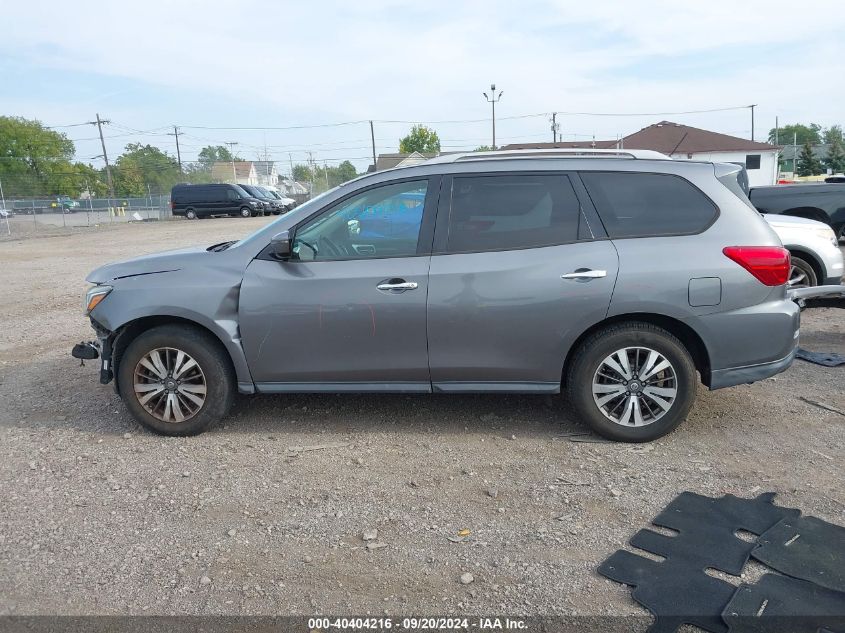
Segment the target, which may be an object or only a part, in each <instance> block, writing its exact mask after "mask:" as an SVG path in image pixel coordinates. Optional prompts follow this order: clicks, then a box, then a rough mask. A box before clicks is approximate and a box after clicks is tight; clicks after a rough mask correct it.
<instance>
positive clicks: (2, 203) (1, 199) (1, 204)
mask: <svg viewBox="0 0 845 633" xmlns="http://www.w3.org/2000/svg"><path fill="white" fill-rule="evenodd" d="M0 209H3V210H4V211H8V209H7V208H6V196H4V195H3V181H2V180H0ZM6 231H7V232H8V233H9V235H11V234H12V227H10V226H9V214H8V213H7V214H6Z"/></svg>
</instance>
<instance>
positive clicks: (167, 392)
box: [117, 325, 235, 436]
mask: <svg viewBox="0 0 845 633" xmlns="http://www.w3.org/2000/svg"><path fill="white" fill-rule="evenodd" d="M117 373H118V376H117V380H118V385H119V387H120V394H121V397H122V398H123V401H124V403H125V404H126V408H127V409H129V412H130V413H131V414H132V416H133V417H134V418H135V419H136V420H138V422H140V423H141V424H142V425H144V426H145V427H147V428H148V429H150V430H152V431H155V432H156V433H160V434H162V435H173V436H186V435H197V434H198V433H202V432H203V431H204V430H205V429H206V428H207V427H208V426H209V425H210V424H213V423H215V422H217V421H219V420H220V419H222V418H223V417H225V416H226V415H227V414H228V412H229V409H230V408H231V406H232V402H233V400H234V397H235V379H234V375H233V371H232V367H231V362H230V359H229V357H228V355H227V353H226V350H225V349H224V348H223V346H222V344H221V343H220V341H219V340H217V339H216V338H214V337H213V336H212V335H210V334H208V333H206V332H203V331H201V330H199V329H197V328H195V327H191V326H188V325H162V326H159V327H155V328H152V329H150V330H147V331H146V332H144V333H142V334H141V335H139V336H138V337H137V338H136V339H135V340H133V341H132V342H131V343H130V344H129V346H128V347H127V348H126V351H125V352H123V354H122V355H121V357H120V365H119V367H118V372H117Z"/></svg>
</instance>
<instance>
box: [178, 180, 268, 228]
mask: <svg viewBox="0 0 845 633" xmlns="http://www.w3.org/2000/svg"><path fill="white" fill-rule="evenodd" d="M170 208H171V210H172V211H173V215H182V216H185V217H186V218H188V219H189V220H197V219H200V218H208V217H211V216H213V215H233V216H235V215H239V216H241V217H243V218H248V217H251V216H254V215H263V213H264V208H265V205H264V202H263V201H262V200H259V199H258V198H256V197H255V196H253V195H251V194H249V193H247V192H246V191H244V190H243V189H242V188H241V187H239V186H238V185H229V184H209V185H176V186H174V187H173V189H172V190H171V192H170Z"/></svg>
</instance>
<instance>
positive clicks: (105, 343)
mask: <svg viewBox="0 0 845 633" xmlns="http://www.w3.org/2000/svg"><path fill="white" fill-rule="evenodd" d="M91 325H92V326H93V327H94V330H95V331H96V332H97V340H96V341H88V342H87V343H86V342H84V341H83V342H81V343H77V344H76V345H74V346H73V349H72V350H71V351H70V355H71V356H73V357H74V358H78V359H79V360H81V361H82V362H83V363H84V362H85V361H86V360H96V359H97V358H99V359H100V384H103V385H107V384H109V383H110V382H111V381H112V380H113V379H114V372H113V371H112V342H113V338H112V336H111V334H112V333H111V332H106V331H105V330H103V329H102V328H101V327H98V326H97V324H96V323H95V322H94V321H93V320H92V321H91Z"/></svg>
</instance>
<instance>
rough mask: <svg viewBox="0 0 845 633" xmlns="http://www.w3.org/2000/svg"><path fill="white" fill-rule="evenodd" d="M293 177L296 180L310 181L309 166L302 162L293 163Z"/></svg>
mask: <svg viewBox="0 0 845 633" xmlns="http://www.w3.org/2000/svg"><path fill="white" fill-rule="evenodd" d="M293 179H294V180H295V181H297V182H311V167H309V166H308V165H304V164H302V163H300V164H298V165H294V166H293Z"/></svg>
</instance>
